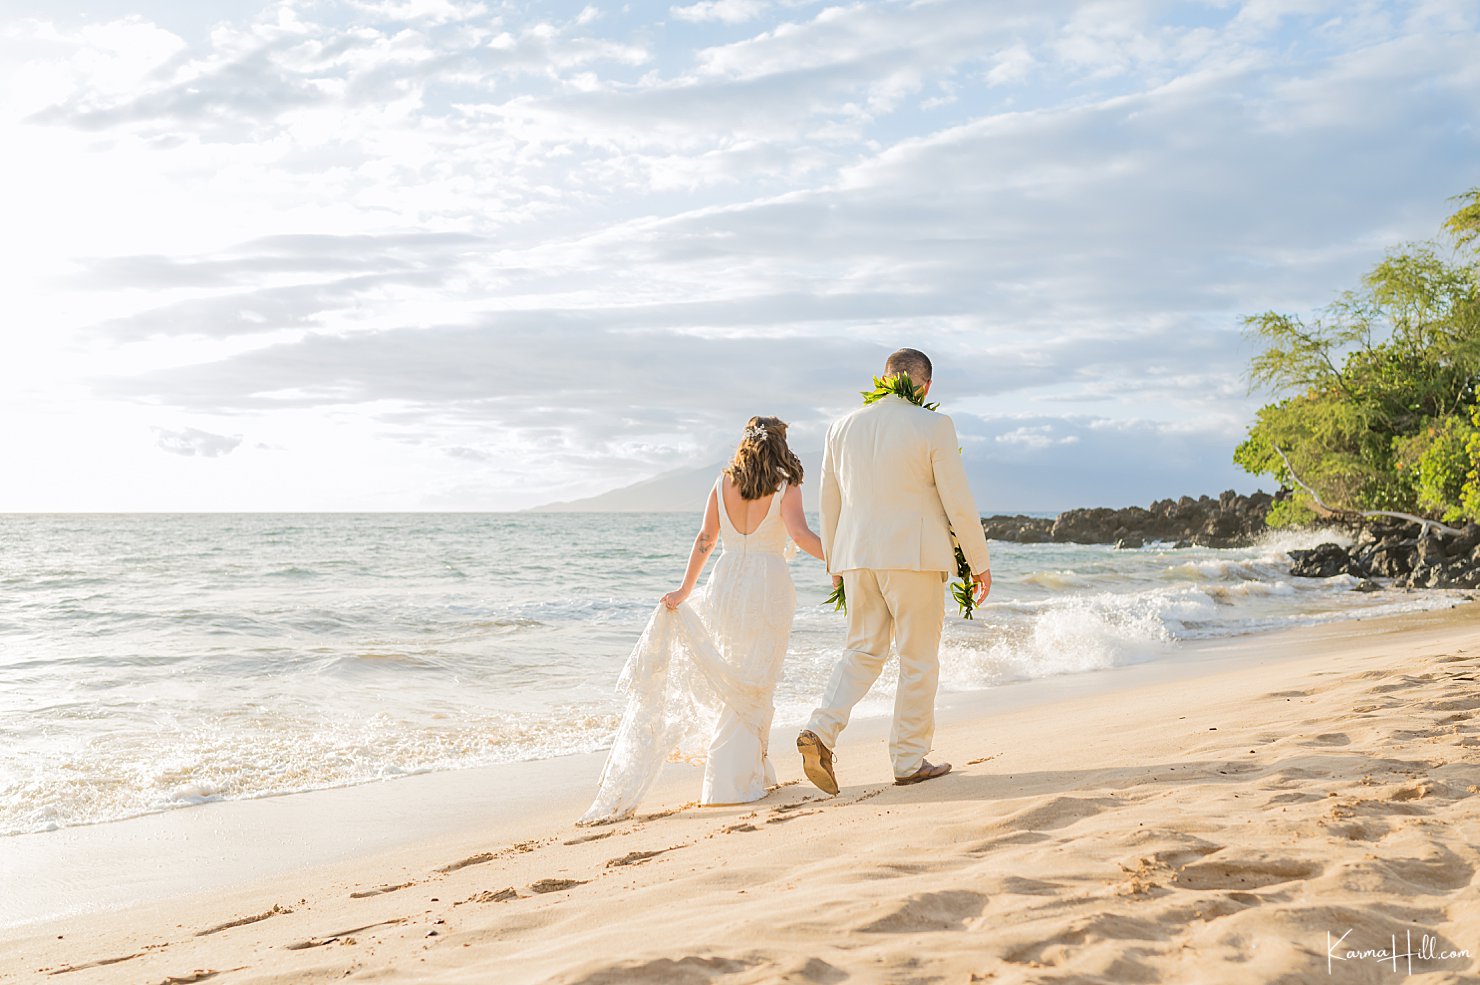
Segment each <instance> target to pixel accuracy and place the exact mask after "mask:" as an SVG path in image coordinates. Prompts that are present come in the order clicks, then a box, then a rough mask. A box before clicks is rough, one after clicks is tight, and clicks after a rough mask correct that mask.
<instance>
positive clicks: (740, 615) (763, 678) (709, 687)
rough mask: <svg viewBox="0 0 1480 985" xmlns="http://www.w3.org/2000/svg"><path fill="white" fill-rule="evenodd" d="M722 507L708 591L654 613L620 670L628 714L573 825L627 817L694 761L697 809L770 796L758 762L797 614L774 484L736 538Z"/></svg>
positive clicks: (719, 487)
mask: <svg viewBox="0 0 1480 985" xmlns="http://www.w3.org/2000/svg"><path fill="white" fill-rule="evenodd" d="M723 482H724V479H723V477H721V478H720V480H719V481H717V482H716V483H715V496H716V498H718V500H719V522H720V544H721V554H720V556H719V559H718V560H717V561H715V564H714V570H713V572H712V573H711V574H710V576H709V581H708V582H706V583H705V584H704V585H703V586H701V587H699V588H697V589H695V590H694V592H693V594H691V595H690V596H689V598H688V600H687V601H685V602H684V603H683V604H682V605H680V606H679V607H678V608H677V609H674V610H672V611H670V610H669V609H667V608H666V607H665V606H663V605H661V604H659V606H658V608H657V611H655V612H654V613H653V616H652V618H651V619H650V620H649V621H648V625H647V628H646V629H645V630H643V633H642V637H641V638H640V639H639V640H638V641H637V645H636V646H635V647H634V648H633V650H632V654H631V656H629V657H628V658H627V665H626V666H625V667H624V668H623V670H622V676H621V679H620V681H619V683H618V685H617V686H618V689H619V690H621V691H622V692H625V693H626V695H627V708H626V711H625V712H624V714H623V715H622V723H621V725H620V726H619V727H618V728H617V735H616V738H615V740H614V741H613V743H612V749H611V753H610V755H609V756H608V757H607V760H606V768H605V769H604V770H603V771H602V774H601V786H600V789H599V790H598V792H597V794H596V800H595V802H594V803H593V804H592V805H591V807H590V809H589V810H587V811H586V813H585V814H584V815H582V817H581V819H580V823H582V824H597V823H601V822H604V821H615V820H620V819H622V818H625V817H630V816H632V814H633V812H634V811H635V810H636V808H637V805H638V803H639V802H640V801H641V800H642V798H643V795H644V794H645V793H647V790H648V788H649V787H650V786H652V782H653V780H654V778H655V777H656V776H657V775H658V770H659V769H660V768H661V767H662V765H663V763H664V761H665V760H668V759H682V760H688V761H690V762H699V761H701V760H702V761H703V762H704V764H705V766H704V789H703V793H702V795H701V796H700V803H703V804H709V805H713V804H742V803H749V802H750V801H753V800H759V799H760V798H762V797H764V796H765V795H766V791H767V788H769V787H772V786H775V784H776V774H775V773H774V771H773V770H772V769H771V763H770V761H769V760H768V759H767V758H766V744H767V739H768V737H769V735H770V731H771V716H772V713H773V712H774V706H773V704H772V696H773V695H774V693H775V690H776V681H777V679H778V678H779V677H780V676H781V664H782V661H783V659H784V658H785V657H786V644H787V639H788V637H789V636H790V634H791V619H792V614H793V613H794V612H795V610H796V588H795V587H794V586H793V585H792V580H791V572H790V570H789V568H788V566H787V563H786V556H785V551H786V544H787V533H786V526H785V524H784V523H783V522H782V519H781V496H782V494H783V493H784V492H785V491H786V487H785V486H784V485H783V486H782V487H781V488H780V489H778V490H777V491H776V493H775V495H773V496H772V497H771V505H770V508H769V509H768V510H767V512H766V516H765V519H764V520H762V521H761V522H760V524H759V525H758V526H757V527H756V528H755V529H754V530H753V531H751V532H750V533H749V534H743V533H741V532H740V531H739V530H738V529H737V528H736V527H735V525H734V523H732V522H731V520H730V516H729V513H728V511H727V510H726V509H725V497H724V489H723Z"/></svg>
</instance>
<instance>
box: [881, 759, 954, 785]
mask: <svg viewBox="0 0 1480 985" xmlns="http://www.w3.org/2000/svg"><path fill="white" fill-rule="evenodd" d="M950 771H951V764H950V763H941V764H940V765H939V766H937V765H935V764H934V763H931V762H930V761H929V760H924V761H922V762H921V763H920V768H919V769H917V770H915V772H913V773H911V774H910V775H909V776H896V777H895V778H894V785H895V786H896V787H907V786H909V785H910V784H911V783H924V782H925V781H926V780H933V779H935V778H936V777H937V776H945V775H946V774H947V773H949V772H950Z"/></svg>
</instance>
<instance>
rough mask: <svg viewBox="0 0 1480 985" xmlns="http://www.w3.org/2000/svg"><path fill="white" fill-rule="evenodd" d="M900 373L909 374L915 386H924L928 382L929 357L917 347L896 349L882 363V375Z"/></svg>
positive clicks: (929, 372) (929, 370)
mask: <svg viewBox="0 0 1480 985" xmlns="http://www.w3.org/2000/svg"><path fill="white" fill-rule="evenodd" d="M900 373H907V374H909V377H910V380H911V381H912V382H913V383H914V384H915V385H916V386H924V385H925V384H926V383H929V382H930V374H931V366H930V357H929V356H927V355H925V353H923V352H921V351H920V350H919V349H896V350H895V351H894V352H892V353H890V354H889V358H888V360H886V361H885V363H884V375H885V376H896V375H898V374H900Z"/></svg>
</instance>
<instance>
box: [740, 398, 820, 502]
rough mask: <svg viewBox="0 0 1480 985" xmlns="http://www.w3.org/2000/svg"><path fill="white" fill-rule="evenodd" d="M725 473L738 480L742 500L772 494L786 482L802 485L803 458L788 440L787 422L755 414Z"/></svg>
mask: <svg viewBox="0 0 1480 985" xmlns="http://www.w3.org/2000/svg"><path fill="white" fill-rule="evenodd" d="M725 475H727V476H729V477H730V478H731V479H733V480H735V485H736V486H737V487H738V488H739V490H740V497H741V498H742V499H760V498H761V497H762V496H769V495H771V494H772V493H774V492H775V491H776V490H777V489H780V488H781V483H783V482H789V483H791V484H792V485H794V486H799V485H801V484H802V460H801V459H799V458H797V457H796V455H794V454H792V451H791V448H790V447H789V446H788V445H787V443H786V422H785V421H783V420H782V419H781V418H779V417H752V418H751V419H750V420H749V421H747V422H745V435H744V437H742V438H741V439H740V447H739V448H736V449H735V457H734V458H733V459H732V460H731V461H730V464H729V465H727V466H726V467H725Z"/></svg>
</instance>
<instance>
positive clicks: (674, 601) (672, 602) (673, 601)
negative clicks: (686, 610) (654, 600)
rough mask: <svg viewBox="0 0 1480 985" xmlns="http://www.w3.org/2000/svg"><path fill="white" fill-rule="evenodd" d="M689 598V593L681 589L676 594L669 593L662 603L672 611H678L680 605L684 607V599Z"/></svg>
mask: <svg viewBox="0 0 1480 985" xmlns="http://www.w3.org/2000/svg"><path fill="white" fill-rule="evenodd" d="M688 597H689V593H688V592H687V591H685V590H684V589H682V588H680V589H679V590H678V591H676V592H669V593H668V594H667V595H665V596H663V598H662V602H663V604H664V605H666V606H667V607H668V608H669V609H670V610H671V609H676V608H678V607H679V606H680V605H682V604H683V601H684V599H686V598H688Z"/></svg>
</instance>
